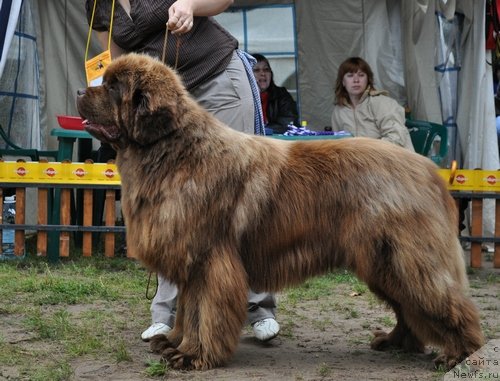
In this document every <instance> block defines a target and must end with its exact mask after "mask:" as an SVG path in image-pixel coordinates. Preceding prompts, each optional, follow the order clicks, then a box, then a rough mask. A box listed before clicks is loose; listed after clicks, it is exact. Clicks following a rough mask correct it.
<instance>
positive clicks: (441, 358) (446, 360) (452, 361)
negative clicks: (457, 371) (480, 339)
mask: <svg viewBox="0 0 500 381" xmlns="http://www.w3.org/2000/svg"><path fill="white" fill-rule="evenodd" d="M464 359H465V356H449V355H447V354H445V353H443V354H440V355H438V356H437V357H436V358H434V360H433V362H434V367H435V368H436V369H443V370H445V371H449V370H450V369H452V368H454V367H455V366H456V365H458V364H460V363H461V362H462V361H463V360H464Z"/></svg>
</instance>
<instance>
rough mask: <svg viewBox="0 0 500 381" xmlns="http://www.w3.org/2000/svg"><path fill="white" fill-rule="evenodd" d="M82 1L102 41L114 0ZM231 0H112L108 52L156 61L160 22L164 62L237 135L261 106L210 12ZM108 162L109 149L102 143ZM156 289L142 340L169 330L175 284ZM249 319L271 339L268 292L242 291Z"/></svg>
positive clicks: (260, 335) (272, 306)
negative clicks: (143, 56)
mask: <svg viewBox="0 0 500 381" xmlns="http://www.w3.org/2000/svg"><path fill="white" fill-rule="evenodd" d="M94 1H95V0H86V9H87V19H88V22H89V24H90V22H91V19H92V16H93V22H92V28H93V29H95V30H96V31H97V36H98V39H99V42H100V43H101V45H102V46H103V47H104V48H105V49H106V48H107V46H108V38H109V30H110V19H111V13H112V1H111V0H101V1H97V4H96V8H95V13H94V12H93V9H94ZM232 3H233V1H232V0H177V1H174V0H149V1H133V2H130V1H129V0H117V4H116V5H115V10H114V18H113V28H112V43H111V56H112V57H113V58H116V57H118V56H119V55H121V54H125V53H129V52H137V53H146V54H149V55H151V56H153V57H157V58H160V59H161V57H162V53H163V44H164V39H165V31H166V27H165V26H166V23H167V22H168V28H169V30H170V32H171V34H170V32H169V38H168V46H167V51H166V64H168V65H169V66H171V67H175V68H176V70H177V72H178V73H179V74H180V75H181V77H182V80H183V82H184V85H185V86H186V88H187V89H188V90H189V92H190V93H191V95H192V96H193V97H194V98H195V99H196V100H197V101H198V103H199V104H200V105H201V106H203V107H204V108H205V109H207V110H208V111H210V112H211V113H213V114H214V115H215V117H217V118H218V119H219V120H220V121H222V122H223V123H225V124H227V125H228V126H230V127H233V128H235V129H237V130H239V131H241V132H245V133H248V134H253V133H257V134H262V133H263V125H262V122H261V121H262V111H261V108H260V102H259V101H257V102H255V101H254V99H255V97H254V94H255V95H256V97H257V98H256V99H258V89H257V85H256V83H255V79H254V77H253V74H252V71H251V64H252V63H254V62H255V60H253V58H251V57H249V56H248V55H246V54H245V53H243V52H241V51H239V50H238V41H237V40H236V39H235V38H234V37H233V36H232V35H231V34H230V33H229V32H228V31H226V30H225V29H224V28H222V26H220V25H219V24H218V23H217V22H216V21H215V20H214V19H213V18H212V17H210V16H214V15H216V14H219V13H221V12H223V11H224V10H225V9H226V8H227V7H229V6H230V5H231V4H232ZM100 155H101V157H105V158H106V160H107V159H109V158H112V157H114V155H115V153H114V152H113V150H112V149H111V147H109V146H103V147H101V148H100ZM158 282H159V284H158V291H157V293H156V295H155V297H154V299H153V302H152V304H151V315H152V323H153V324H152V325H151V326H150V327H149V328H148V329H146V330H145V331H144V332H143V333H142V335H141V338H142V340H144V341H149V340H150V339H151V338H152V337H153V336H155V335H158V334H167V333H168V332H169V331H170V330H171V329H172V327H173V326H174V321H175V311H176V299H177V288H176V287H175V285H174V284H172V283H170V282H168V281H167V280H166V279H163V278H162V277H161V276H159V277H158ZM248 295H249V296H248V320H247V321H248V323H249V324H251V325H252V328H253V332H254V335H255V337H256V338H257V339H259V340H261V341H267V340H270V339H272V338H274V337H276V336H277V335H278V333H279V329H280V326H279V324H278V322H277V321H276V319H275V312H276V299H275V296H274V294H271V293H255V292H253V291H251V290H250V291H249V294H248Z"/></svg>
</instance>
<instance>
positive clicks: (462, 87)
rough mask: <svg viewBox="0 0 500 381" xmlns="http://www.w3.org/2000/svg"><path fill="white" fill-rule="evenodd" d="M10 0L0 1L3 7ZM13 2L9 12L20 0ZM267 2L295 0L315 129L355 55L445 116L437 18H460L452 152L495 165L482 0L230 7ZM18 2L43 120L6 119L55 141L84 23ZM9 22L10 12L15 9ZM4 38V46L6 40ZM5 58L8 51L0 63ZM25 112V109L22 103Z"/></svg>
mask: <svg viewBox="0 0 500 381" xmlns="http://www.w3.org/2000/svg"><path fill="white" fill-rule="evenodd" d="M7 1H9V0H3V1H0V7H2V3H4V4H5V3H6V2H7ZM10 2H12V3H13V4H14V6H13V7H11V8H12V10H13V11H14V13H15V7H16V3H19V0H10ZM269 3H293V4H294V5H295V10H296V12H295V14H296V20H295V21H296V22H295V25H296V38H297V46H298V73H297V75H298V91H299V95H300V97H299V99H300V110H301V117H302V119H305V120H308V121H309V125H310V126H312V127H313V128H316V129H322V128H323V126H326V125H329V124H330V120H329V119H330V111H331V108H332V104H333V90H332V88H333V82H334V80H335V76H336V71H337V68H338V65H339V64H340V62H341V61H342V60H343V59H345V58H346V57H348V56H352V55H359V56H362V57H364V58H365V59H366V60H367V61H368V62H369V63H370V64H371V66H372V68H373V69H374V72H375V77H376V80H377V85H378V86H379V87H383V88H385V89H387V90H389V91H390V93H391V95H392V96H393V97H395V98H396V99H398V100H399V101H400V102H401V104H405V103H406V104H407V105H408V106H409V108H410V109H411V111H412V114H413V117H414V118H416V119H426V120H431V121H435V122H438V123H443V122H444V121H446V115H444V114H443V105H444V106H445V108H446V100H443V99H442V98H443V93H445V91H443V82H447V81H449V80H450V79H449V78H443V75H441V74H440V73H439V72H438V71H436V70H435V68H436V67H437V66H438V65H439V64H440V62H439V60H440V59H443V56H444V58H446V59H449V58H450V55H449V54H448V53H447V52H444V53H442V52H440V51H441V50H443V47H442V46H440V40H442V36H440V33H441V30H440V29H439V22H438V20H439V18H438V16H437V15H438V14H439V15H440V17H441V18H442V19H443V18H444V20H448V19H449V20H452V19H453V17H454V16H455V15H457V14H459V15H462V16H461V17H462V20H463V27H462V28H461V34H460V41H457V44H456V45H457V46H458V48H459V52H460V56H459V57H453V59H454V60H456V61H457V62H455V64H456V65H458V66H459V70H457V72H456V73H454V74H455V77H456V78H452V79H451V82H453V81H455V83H456V87H457V89H456V99H455V100H452V102H454V103H455V104H456V106H453V105H452V106H451V107H452V108H453V107H455V109H456V110H455V113H456V115H455V116H454V117H455V119H454V120H452V123H451V125H454V126H455V127H454V128H455V131H453V130H451V131H452V132H455V133H456V136H457V144H458V143H459V144H460V146H459V147H458V148H457V150H456V151H455V147H451V148H452V152H453V153H454V155H455V157H452V158H454V159H458V160H459V161H460V163H461V165H462V166H463V167H465V168H478V167H481V168H485V169H497V168H498V167H499V162H498V147H497V139H496V128H495V120H494V105H493V97H492V91H491V89H492V87H493V85H492V73H491V68H490V66H489V65H488V62H489V61H491V60H490V59H489V52H488V51H486V50H485V33H484V30H485V26H484V22H485V3H486V0H476V1H469V0H447V1H446V0H419V1H411V2H409V1H400V0H342V1H329V0H315V1H310V0H295V1H294V2H291V1H286V0H284V1H283V0H282V1H280V0H275V1H269V0H268V1H244V0H240V1H238V0H236V2H235V6H236V7H239V6H247V5H250V6H257V5H260V4H269ZM23 8H24V18H23V20H25V21H24V25H25V26H26V25H34V26H35V27H36V28H35V31H34V33H35V35H36V36H37V38H36V42H37V46H38V54H39V58H37V59H35V60H32V61H30V64H31V65H33V64H37V65H38V66H37V67H38V68H39V78H36V77H35V79H36V80H37V81H39V94H38V96H39V106H40V111H38V110H36V113H38V114H39V115H40V118H39V120H30V119H28V121H30V122H31V123H26V119H25V118H20V119H19V120H18V121H16V120H14V121H13V122H14V123H18V124H17V125H16V124H14V125H12V126H11V131H13V134H14V136H15V137H17V138H19V139H21V137H24V136H28V135H29V136H30V140H29V141H27V142H26V143H28V144H32V145H33V146H40V145H41V146H42V147H44V148H45V146H51V147H53V146H54V145H55V144H56V142H55V141H54V140H53V139H52V138H50V134H49V132H50V129H51V128H53V127H54V126H57V122H56V117H55V116H56V114H69V115H75V114H76V110H75V106H74V94H75V93H76V89H77V88H79V87H82V86H84V85H85V79H84V69H83V67H84V66H83V60H84V58H83V56H84V51H85V43H86V38H87V32H88V26H87V21H86V17H85V14H84V10H83V1H68V0H53V1H50V2H47V1H43V0H25V1H24V6H23ZM27 10H30V12H28V11H27ZM13 11H11V12H13ZM14 13H13V14H14ZM30 17H31V18H32V20H29V18H30ZM9 20H15V17H14V16H12V15H11V17H10V18H9ZM262 22H263V23H265V22H268V20H263V21H262ZM9 27H10V26H9ZM276 27H279V25H277V26H276ZM7 37H8V36H7ZM15 40H16V39H14V43H11V44H10V47H11V49H10V51H9V53H8V54H7V56H10V59H9V62H10V63H11V64H13V63H16V59H17V54H18V51H17V50H16V49H17V48H19V46H18V45H16V44H15ZM7 42H8V41H6V44H5V45H7V46H9V44H8V43H7ZM91 46H92V47H93V48H94V52H95V51H96V50H97V49H98V44H97V43H96V42H95V41H94V42H93V44H92V45H91ZM444 49H446V47H445V48H444ZM5 57H6V54H4V55H3V57H2V62H4V61H5V60H4V58H5ZM21 59H24V57H21ZM0 67H2V66H0ZM7 69H9V67H8V65H7ZM9 73H12V71H10V72H9ZM28 81H30V82H33V79H32V78H29V79H28ZM11 83H12V74H11V75H10V76H9V75H8V73H7V74H4V75H3V76H2V77H1V78H0V91H2V90H3V91H4V94H5V93H7V92H9V90H8V89H5V86H6V85H9V84H11ZM448 88H449V87H448ZM450 91H454V89H453V88H452V89H451V90H450ZM0 94H2V93H0ZM440 95H441V96H440ZM2 98H3V99H0V111H1V112H0V123H1V124H2V125H3V126H5V125H7V124H8V118H9V117H10V116H9V113H10V112H11V107H10V106H11V105H10V102H9V99H8V98H7V97H5V96H3V95H2ZM22 110H24V111H25V110H26V107H25V106H24V105H23V107H22ZM18 112H20V111H18ZM11 122H12V121H11ZM448 122H449V121H448ZM32 136H39V138H38V139H37V138H33V137H32ZM21 143H25V142H23V141H21ZM452 144H454V142H453V141H452Z"/></svg>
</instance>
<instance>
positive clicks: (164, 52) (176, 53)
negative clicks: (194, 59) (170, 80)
mask: <svg viewBox="0 0 500 381" xmlns="http://www.w3.org/2000/svg"><path fill="white" fill-rule="evenodd" d="M176 38H177V41H176V44H175V64H174V69H177V64H178V63H179V49H180V47H181V39H180V38H179V36H176ZM167 45H168V23H167V24H165V38H164V40H163V53H162V55H161V62H163V63H164V64H166V62H165V59H166V58H167Z"/></svg>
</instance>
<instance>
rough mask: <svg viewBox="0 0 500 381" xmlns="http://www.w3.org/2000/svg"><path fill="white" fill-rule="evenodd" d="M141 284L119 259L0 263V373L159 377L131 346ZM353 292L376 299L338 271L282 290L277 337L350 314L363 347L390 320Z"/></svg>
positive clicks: (143, 311) (141, 274)
mask: <svg viewBox="0 0 500 381" xmlns="http://www.w3.org/2000/svg"><path fill="white" fill-rule="evenodd" d="M147 284H148V274H147V272H146V271H145V270H144V269H143V268H142V267H141V266H140V265H139V264H138V263H137V262H136V261H133V260H130V259H125V258H113V259H108V258H100V257H93V258H76V259H71V260H68V259H65V260H62V261H61V262H60V263H59V264H57V265H49V264H47V261H46V260H45V259H40V258H26V259H22V260H19V261H5V262H1V261H0V285H1V287H0V300H2V301H6V302H3V303H1V304H0V379H1V378H2V377H3V376H4V372H6V373H5V374H8V375H9V377H10V378H11V379H27V380H35V381H36V380H55V381H59V380H61V381H62V380H68V379H70V378H72V377H74V372H75V363H79V362H80V363H81V361H82V359H84V360H85V359H88V360H89V361H92V360H95V359H97V360H99V361H100V362H103V363H105V364H120V367H123V366H127V365H128V366H133V367H134V368H135V369H140V372H141V373H142V374H143V376H144V378H147V377H149V378H160V379H161V378H162V377H165V375H166V373H167V372H168V371H169V369H168V367H167V366H166V364H165V363H164V362H161V361H158V359H149V358H141V357H140V356H149V353H148V351H147V350H142V349H140V350H139V351H138V350H137V343H138V335H139V333H140V332H141V331H142V330H143V329H144V327H146V326H147V325H148V324H149V321H150V313H149V306H150V300H148V299H147V298H146V296H145V295H146V288H147ZM471 284H472V286H473V287H475V289H481V287H482V286H484V285H486V284H490V285H496V284H499V276H498V274H495V275H489V276H488V277H486V278H480V277H479V276H472V279H471ZM153 288H154V286H151V288H150V293H151V290H153ZM357 295H361V298H363V303H364V304H363V305H365V306H366V307H369V308H370V307H372V304H375V303H378V302H377V301H376V298H375V297H374V296H373V295H372V294H371V293H370V292H369V291H368V289H367V287H366V285H365V284H364V283H362V282H360V281H359V280H358V279H357V278H356V277H354V276H353V275H352V274H351V273H349V272H346V271H337V272H334V273H331V274H328V275H325V276H322V277H317V278H313V279H310V280H309V281H307V282H306V283H304V284H303V285H301V286H299V287H294V288H290V289H287V290H285V291H284V292H282V293H280V294H279V298H278V300H279V303H278V317H279V321H280V324H281V332H280V336H281V337H282V338H283V339H289V340H293V339H296V337H295V336H296V335H297V334H298V333H297V332H298V330H297V328H299V327H304V326H310V327H313V329H315V330H317V331H318V332H323V331H328V330H329V329H330V327H334V326H335V325H336V324H337V322H336V321H335V319H343V320H345V321H351V320H353V321H355V322H356V323H355V324H357V325H359V326H360V327H362V328H363V330H362V331H359V329H356V334H353V335H350V334H347V333H346V335H347V336H348V337H349V338H348V342H349V343H350V344H351V345H353V346H355V345H357V343H362V345H363V346H366V343H368V342H369V340H370V338H371V334H370V333H369V332H367V331H368V330H370V329H371V328H372V325H373V322H378V323H379V324H382V325H384V326H389V327H391V326H393V325H394V324H395V321H394V319H393V318H392V317H391V314H390V313H388V314H387V316H385V317H378V318H374V317H372V318H371V320H367V318H366V316H364V313H363V310H362V308H364V307H360V304H359V303H358V299H359V297H358V296H357ZM491 303H492V302H491V301H490V302H488V303H487V304H486V303H485V304H486V306H485V307H487V308H484V309H483V311H484V313H488V312H489V311H492V312H493V313H494V312H496V311H498V306H497V305H496V304H491ZM312 310H314V315H311V311H312ZM333 314H335V315H333ZM333 316H336V317H335V318H334V317H333ZM377 319H378V320H377ZM490 325H491V326H488V325H487V324H484V329H485V333H486V336H487V337H497V336H498V334H499V332H498V330H499V328H498V325H497V324H492V323H490ZM134 349H135V352H134ZM138 353H139V354H138ZM317 373H318V375H319V376H320V377H326V378H328V377H329V375H331V373H332V368H331V367H330V366H329V365H327V364H322V365H321V366H319V368H318V369H317ZM167 376H168V375H167ZM10 378H9V379H10Z"/></svg>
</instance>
